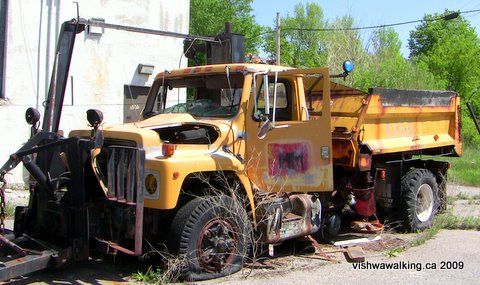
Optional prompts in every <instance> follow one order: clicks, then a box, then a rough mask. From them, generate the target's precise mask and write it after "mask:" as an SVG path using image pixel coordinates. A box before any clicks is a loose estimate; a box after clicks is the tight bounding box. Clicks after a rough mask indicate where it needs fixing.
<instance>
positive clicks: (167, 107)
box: [144, 74, 244, 117]
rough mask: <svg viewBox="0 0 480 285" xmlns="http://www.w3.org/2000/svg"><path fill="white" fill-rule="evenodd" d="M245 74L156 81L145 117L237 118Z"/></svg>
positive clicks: (160, 79)
mask: <svg viewBox="0 0 480 285" xmlns="http://www.w3.org/2000/svg"><path fill="white" fill-rule="evenodd" d="M243 79H244V76H243V75H242V74H230V76H228V77H227V75H225V74H223V75H218V74H216V75H200V76H188V77H181V78H168V79H167V78H165V79H162V78H157V80H156V81H155V82H154V85H153V87H152V90H151V92H150V94H149V96H150V97H152V96H154V98H149V99H148V101H147V105H146V107H145V111H144V114H145V116H147V117H150V116H153V115H157V114H165V113H189V114H191V115H192V116H194V117H231V116H234V115H235V114H237V112H238V108H239V102H240V99H241V96H242V90H243Z"/></svg>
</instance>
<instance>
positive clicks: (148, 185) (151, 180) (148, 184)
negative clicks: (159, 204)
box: [145, 174, 158, 195]
mask: <svg viewBox="0 0 480 285" xmlns="http://www.w3.org/2000/svg"><path fill="white" fill-rule="evenodd" d="M157 187H158V182H157V178H156V177H155V175H153V174H148V175H147V176H146V177H145V189H146V190H147V192H148V194H150V195H153V194H155V192H156V191H157Z"/></svg>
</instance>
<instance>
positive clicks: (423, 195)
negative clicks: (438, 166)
mask: <svg viewBox="0 0 480 285" xmlns="http://www.w3.org/2000/svg"><path fill="white" fill-rule="evenodd" d="M401 205H402V207H401V209H400V210H401V213H402V216H403V222H404V226H405V228H406V229H407V230H408V231H409V232H416V231H422V230H424V229H426V228H428V227H430V225H431V223H432V220H433V217H434V216H435V215H436V213H437V210H438V205H439V203H438V185H437V182H436V179H435V176H434V175H433V173H432V172H431V171H429V170H427V169H414V170H412V171H410V172H408V173H407V174H406V175H405V176H404V177H403V178H402V203H401Z"/></svg>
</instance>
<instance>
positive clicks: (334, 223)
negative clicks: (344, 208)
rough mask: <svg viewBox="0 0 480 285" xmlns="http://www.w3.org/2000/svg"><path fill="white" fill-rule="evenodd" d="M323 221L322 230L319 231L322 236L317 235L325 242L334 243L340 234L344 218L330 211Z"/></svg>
mask: <svg viewBox="0 0 480 285" xmlns="http://www.w3.org/2000/svg"><path fill="white" fill-rule="evenodd" d="M325 215H326V216H325V218H324V219H323V223H322V228H321V230H320V231H319V232H320V235H318V234H317V236H319V237H320V238H321V240H323V241H332V240H334V239H335V238H336V237H337V236H338V233H339V232H340V228H341V226H342V217H341V215H340V214H339V213H336V212H333V211H329V212H327V213H326V214H325Z"/></svg>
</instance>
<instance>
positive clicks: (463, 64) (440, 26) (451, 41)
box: [408, 11, 480, 94]
mask: <svg viewBox="0 0 480 285" xmlns="http://www.w3.org/2000/svg"><path fill="white" fill-rule="evenodd" d="M451 13H452V12H451V11H445V12H444V13H443V14H441V15H438V14H435V15H433V16H432V15H427V16H425V17H424V22H423V23H422V24H421V25H420V26H418V27H416V29H415V30H414V31H412V32H411V33H410V39H409V42H408V45H409V48H410V50H411V53H410V58H412V59H413V60H415V61H416V62H419V63H425V64H426V66H427V67H428V69H429V70H430V72H432V73H433V74H434V75H435V76H437V77H438V78H440V79H442V80H444V81H445V83H446V85H445V87H444V88H446V89H449V90H455V91H458V92H459V93H460V94H468V93H470V92H472V91H473V89H474V88H475V87H477V86H478V85H479V82H480V70H479V69H478V68H472V67H477V66H478V65H479V64H480V57H479V55H480V41H479V39H478V36H477V34H476V33H475V29H474V28H472V27H471V26H470V24H469V23H468V22H467V21H466V20H465V19H464V18H463V17H462V16H459V17H458V18H456V19H453V20H448V21H447V20H444V19H443V17H445V16H447V15H450V14H451Z"/></svg>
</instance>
